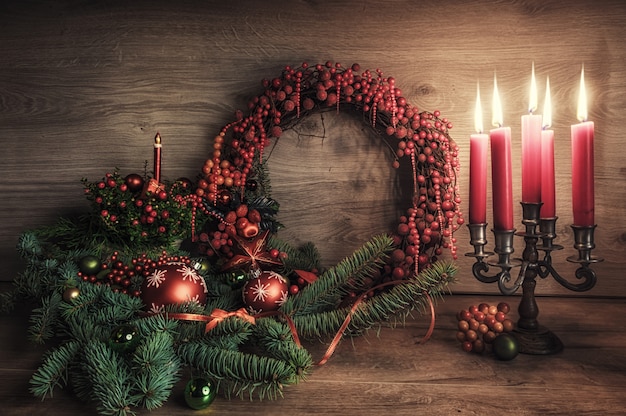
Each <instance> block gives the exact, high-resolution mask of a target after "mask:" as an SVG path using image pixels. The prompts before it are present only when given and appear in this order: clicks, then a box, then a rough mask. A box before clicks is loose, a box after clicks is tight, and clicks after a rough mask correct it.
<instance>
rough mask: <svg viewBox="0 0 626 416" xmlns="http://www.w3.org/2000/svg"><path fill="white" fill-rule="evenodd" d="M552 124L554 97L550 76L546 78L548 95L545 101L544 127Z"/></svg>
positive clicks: (547, 127) (546, 127)
mask: <svg viewBox="0 0 626 416" xmlns="http://www.w3.org/2000/svg"><path fill="white" fill-rule="evenodd" d="M551 126H552V97H551V96H550V77H548V78H547V79H546V97H545V98H544V101H543V128H544V129H549V128H550V127H551Z"/></svg>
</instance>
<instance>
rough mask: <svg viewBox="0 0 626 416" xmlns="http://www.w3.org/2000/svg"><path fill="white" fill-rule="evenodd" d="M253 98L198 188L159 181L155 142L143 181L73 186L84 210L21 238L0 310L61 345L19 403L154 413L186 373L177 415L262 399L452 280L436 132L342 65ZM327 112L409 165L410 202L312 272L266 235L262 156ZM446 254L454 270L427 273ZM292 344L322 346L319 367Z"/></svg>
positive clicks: (446, 192) (378, 75) (270, 206)
mask: <svg viewBox="0 0 626 416" xmlns="http://www.w3.org/2000/svg"><path fill="white" fill-rule="evenodd" d="M262 85H263V90H262V92H261V93H260V94H259V95H258V96H256V97H254V98H253V99H252V100H250V102H249V105H248V111H247V112H245V113H244V112H243V111H237V113H236V118H235V120H234V121H233V122H231V123H228V124H226V125H225V126H224V127H223V129H222V130H221V131H220V132H219V134H217V135H216V136H215V138H214V139H213V141H212V147H213V148H212V151H211V154H210V156H209V157H208V158H207V160H206V162H205V163H204V166H203V167H202V171H201V172H200V173H199V175H198V177H197V178H196V180H195V181H192V180H189V179H186V178H180V179H178V180H176V181H173V182H168V181H165V180H162V179H161V177H160V170H161V169H160V150H161V141H160V136H159V135H158V134H157V137H156V138H155V144H154V146H155V166H154V172H153V175H152V176H149V175H148V172H144V173H143V175H141V174H137V173H131V174H127V175H123V174H121V173H120V172H119V171H118V170H114V171H113V172H110V173H107V174H106V175H105V176H104V177H103V178H102V179H101V180H98V181H95V182H90V181H88V180H87V179H83V185H84V188H85V192H86V196H87V198H88V199H89V200H90V201H91V203H92V206H93V209H92V210H91V211H89V212H87V213H85V214H82V215H80V216H77V217H73V218H61V219H59V221H58V222H57V223H56V224H54V225H51V226H47V227H42V228H39V229H36V230H32V231H28V232H25V233H24V234H23V235H22V236H21V238H20V241H19V244H18V251H19V253H20V254H21V255H22V256H23V257H24V258H25V260H26V261H27V266H26V268H25V270H24V271H23V272H21V273H20V274H19V275H18V276H17V277H16V278H15V280H14V290H13V291H11V292H7V293H3V294H2V304H3V309H5V310H10V309H11V306H12V305H13V304H14V303H15V302H16V301H17V300H18V299H22V298H29V299H33V300H35V301H36V302H37V306H36V307H35V308H34V310H33V313H32V316H31V327H30V334H31V337H32V339H34V340H35V341H38V342H44V341H46V340H48V339H50V338H53V337H58V338H59V339H60V343H59V344H58V345H57V346H55V347H54V348H52V349H51V350H50V351H49V352H48V354H47V355H46V357H45V360H44V361H43V363H42V365H41V366H40V367H39V369H38V370H37V371H36V372H35V374H34V375H33V376H32V378H31V382H30V385H31V391H32V393H33V394H34V395H36V396H39V397H42V398H44V397H46V396H48V395H52V393H53V390H54V389H55V388H56V387H65V386H71V387H72V388H73V391H74V392H75V393H76V395H77V396H78V397H80V398H82V399H85V400H91V401H94V402H95V406H96V407H97V409H98V411H99V412H100V413H102V414H128V413H133V411H134V410H133V409H135V408H137V407H144V408H146V409H154V408H157V407H159V406H161V405H162V404H163V403H164V402H165V401H166V400H167V399H168V397H169V396H170V394H171V391H172V388H173V386H174V385H175V383H176V382H177V381H178V379H179V378H180V377H181V374H182V373H183V372H185V371H188V374H190V377H189V378H190V380H189V382H188V384H187V386H186V388H185V391H184V394H185V399H186V401H187V403H188V404H189V405H190V406H191V407H192V408H202V407H205V406H207V405H209V404H210V403H211V401H212V400H213V398H214V397H215V394H216V392H220V393H221V394H224V395H225V396H227V397H231V396H240V397H259V398H264V397H268V398H275V397H277V396H278V395H281V394H282V392H283V389H284V387H285V386H287V385H290V384H293V383H296V382H298V381H300V380H302V379H304V378H305V377H306V376H307V374H308V373H309V372H310V371H311V369H312V368H313V366H314V365H316V364H322V363H324V362H326V361H327V360H328V358H329V357H330V355H331V354H332V352H333V349H334V348H335V347H336V345H337V343H338V342H339V340H340V339H341V337H342V336H344V334H353V335H358V334H361V333H362V332H363V331H365V330H367V329H369V328H371V327H373V326H377V325H381V324H383V323H391V324H393V323H396V322H402V320H403V319H404V318H405V317H406V316H407V315H408V314H409V313H411V311H413V310H417V311H419V312H426V311H428V310H429V306H430V308H431V312H432V302H433V301H432V299H433V298H436V297H437V296H438V295H440V294H441V293H442V292H444V291H445V290H446V288H447V286H448V285H449V284H450V283H451V282H452V281H453V278H454V274H455V272H456V268H455V265H454V261H453V260H454V259H455V258H456V247H455V244H454V243H455V239H454V236H453V233H454V231H455V230H456V229H457V228H458V227H459V225H460V224H462V223H463V219H462V217H461V214H460V211H459V204H460V199H459V195H458V188H457V183H456V176H457V173H458V169H459V165H458V159H457V147H456V145H455V143H454V142H453V140H452V139H451V138H450V136H449V133H448V131H449V129H450V128H451V127H452V125H451V123H450V122H449V121H448V120H447V119H445V118H443V117H441V115H440V114H439V112H438V111H435V112H433V113H431V112H427V111H420V110H418V109H417V108H416V107H415V106H412V105H410V104H409V103H408V102H407V100H406V99H405V98H404V97H403V95H402V92H401V90H400V89H399V88H398V87H397V86H396V83H395V80H394V79H393V78H392V77H385V76H383V73H382V72H381V71H379V70H376V71H370V70H365V71H361V69H360V68H359V66H358V65H357V64H354V65H352V66H351V67H348V68H345V67H343V66H342V65H340V64H338V63H337V64H335V63H331V62H327V63H325V64H319V65H315V66H310V65H307V64H306V63H304V64H302V65H301V66H300V67H290V66H287V67H285V68H284V70H283V71H282V72H281V74H280V75H279V76H277V77H275V78H273V79H266V80H263V83H262ZM329 109H331V110H332V111H339V110H341V109H345V110H348V111H353V112H355V113H356V114H359V116H360V117H362V118H363V120H364V122H365V123H366V124H367V125H368V126H370V127H371V128H372V129H374V131H376V134H377V135H378V136H380V139H381V140H386V141H388V142H389V144H390V146H392V149H394V152H395V161H394V167H399V166H400V163H401V162H402V161H405V160H406V161H407V163H410V166H411V172H412V182H413V189H412V198H411V201H409V203H408V204H407V205H408V206H407V208H406V212H405V213H404V215H401V216H399V219H398V223H397V227H396V229H394V230H392V231H391V232H390V233H388V234H384V235H376V236H373V237H372V238H371V239H370V240H369V241H367V242H365V243H364V244H363V245H362V246H361V247H359V248H357V249H356V250H355V251H354V253H353V254H352V255H351V256H348V257H347V258H345V259H344V260H342V261H341V262H339V263H338V264H337V265H335V266H333V267H329V268H326V269H323V268H322V267H321V266H320V258H319V254H318V251H317V249H316V247H315V246H314V245H313V244H311V243H309V244H305V245H304V246H301V247H293V246H291V245H290V244H289V243H287V242H285V241H281V240H280V239H279V238H278V235H277V234H278V230H279V229H280V228H281V224H280V223H279V222H278V220H277V214H278V209H279V204H278V202H277V201H276V200H274V199H273V198H272V195H271V187H270V181H269V174H268V169H267V163H266V160H265V159H264V151H265V149H266V148H267V146H268V145H269V144H270V141H271V139H272V138H278V137H280V135H281V133H282V132H283V131H284V130H286V129H289V128H290V127H292V126H293V125H294V124H295V123H297V122H298V120H300V119H301V118H303V117H305V116H307V115H308V114H311V113H313V112H316V111H325V110H329ZM144 170H147V169H144ZM445 249H448V250H450V252H451V257H452V260H441V259H440V257H441V256H442V254H443V250H445ZM431 329H432V328H431ZM333 337H334V338H333ZM301 338H304V339H313V338H328V339H331V338H332V341H331V342H330V346H329V349H328V351H327V353H326V354H325V355H324V357H322V358H321V359H319V360H317V361H316V360H314V359H313V358H312V356H311V354H310V353H309V352H308V351H307V349H306V348H304V347H303V346H302V344H301V342H300V339H301Z"/></svg>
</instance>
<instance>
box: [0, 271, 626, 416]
mask: <svg viewBox="0 0 626 416" xmlns="http://www.w3.org/2000/svg"><path fill="white" fill-rule="evenodd" d="M4 286H7V284H6V283H5V284H4ZM2 287H3V286H2V285H0V288H2ZM503 299H505V298H503V297H490V296H484V295H482V296H480V297H479V296H457V295H455V296H446V297H445V298H444V299H443V300H442V301H441V302H439V304H438V305H437V325H436V329H435V332H434V334H433V337H432V338H431V339H430V340H429V341H428V342H426V343H424V344H421V345H419V344H417V341H418V340H420V339H421V338H422V336H423V335H424V333H425V332H426V328H427V325H428V320H429V319H428V318H427V317H424V316H422V317H420V316H416V317H415V318H414V319H409V320H408V321H407V323H406V326H404V327H400V328H395V329H391V328H383V329H382V330H381V331H380V333H378V334H377V333H376V331H374V330H372V331H371V332H369V333H367V334H366V335H364V336H361V337H357V338H354V339H352V340H350V339H344V340H343V341H342V342H341V343H340V344H339V347H338V348H337V350H336V352H335V354H334V355H333V356H332V357H331V359H330V360H329V362H328V363H327V364H326V365H324V366H321V367H316V368H314V369H313V371H312V373H311V374H310V376H309V377H308V379H307V380H306V381H304V382H302V383H300V384H298V385H295V386H290V387H288V388H286V389H285V391H284V398H281V399H278V400H275V401H271V400H264V401H257V400H255V401H249V400H238V399H233V400H227V399H225V398H223V397H219V396H218V398H217V399H216V400H215V401H214V402H213V404H212V405H211V406H210V407H209V408H208V409H206V410H204V411H200V412H198V414H211V415H221V416H235V415H242V416H243V415H246V414H255V415H259V416H268V415H284V414H289V415H346V414H350V415H352V414H355V415H356V414H358V415H363V416H378V415H380V414H383V413H390V414H393V415H407V416H409V415H415V414H428V415H446V416H447V415H451V414H459V415H499V414H509V415H515V416H517V415H539V414H548V415H572V414H576V415H620V414H623V413H624V411H626V397H624V394H623V386H624V383H626V351H625V350H624V348H623V346H624V344H625V343H626V339H625V334H626V325H625V324H624V321H623V320H619V319H618V320H613V319H607V317H612V316H623V314H624V313H625V312H626V303H625V302H624V300H623V299H619V300H618V299H588V298H555V299H548V298H542V299H541V300H540V302H542V303H543V306H544V309H543V311H544V312H543V313H544V317H543V320H542V323H543V324H544V325H546V326H548V327H549V328H550V329H552V330H553V331H554V332H555V333H556V334H557V335H558V336H559V337H560V338H561V340H562V341H563V343H564V345H565V349H564V350H563V352H561V353H559V354H556V355H549V356H533V355H519V356H518V357H517V358H515V359H514V360H512V361H507V362H503V361H498V360H496V359H495V358H494V357H493V356H491V355H482V356H479V355H476V354H468V353H465V352H463V351H462V350H461V349H460V347H459V344H458V342H457V341H456V339H455V333H456V322H457V321H456V317H455V315H456V312H457V311H458V310H461V309H463V308H467V307H468V306H469V305H471V304H477V303H479V302H483V301H485V302H488V303H491V304H495V303H497V302H499V301H501V300H503ZM27 313H28V311H27V310H26V308H20V310H19V311H17V313H14V314H12V315H10V316H0V333H1V334H2V335H3V338H4V340H5V342H2V343H1V344H0V380H2V381H1V382H0V403H2V404H1V405H0V406H1V408H2V410H3V414H8V415H11V416H26V415H29V416H30V415H47V416H55V415H67V414H93V413H94V412H93V407H92V406H90V405H89V404H88V403H82V402H80V401H78V400H77V399H76V398H75V397H74V396H72V395H71V393H70V392H66V391H64V390H59V389H57V390H56V391H55V394H54V397H52V398H47V399H46V400H45V401H44V402H43V403H42V402H41V401H40V400H39V399H36V398H34V397H32V396H31V395H30V394H29V393H28V380H29V379H30V377H31V375H32V373H33V371H34V370H35V369H36V368H37V367H38V365H39V362H40V359H41V355H42V353H43V352H44V351H45V348H44V347H43V346H38V345H33V344H32V343H29V342H28V341H27V339H26V334H27V333H26V329H25V328H26V326H27V318H28V315H27ZM511 317H512V318H513V319H516V314H515V312H514V311H513V312H512V313H511ZM326 346H327V341H323V342H318V341H309V342H307V348H309V351H311V353H312V354H313V357H314V359H319V358H321V356H322V355H323V353H324V350H325V348H326ZM186 381H187V375H186V374H183V375H182V379H181V382H180V383H178V385H177V386H175V387H174V389H173V390H172V396H171V398H170V400H168V402H167V403H166V404H165V406H163V407H162V408H159V409H156V410H154V411H152V412H149V414H151V415H155V416H158V415H188V414H189V412H190V410H189V408H188V407H187V405H186V404H185V403H184V401H183V400H182V390H183V388H184V383H185V382H186ZM143 413H146V412H142V414H143ZM146 414H147V413H146Z"/></svg>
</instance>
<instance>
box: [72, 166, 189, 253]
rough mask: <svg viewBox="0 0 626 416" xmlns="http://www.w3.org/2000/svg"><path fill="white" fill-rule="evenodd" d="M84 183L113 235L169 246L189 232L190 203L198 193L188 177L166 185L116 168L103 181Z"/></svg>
mask: <svg viewBox="0 0 626 416" xmlns="http://www.w3.org/2000/svg"><path fill="white" fill-rule="evenodd" d="M83 185H84V187H85V188H84V189H85V194H86V195H87V199H89V200H90V201H91V202H92V204H93V208H94V211H95V212H96V215H97V217H99V219H100V221H101V224H103V225H104V227H105V229H106V231H107V233H106V235H107V236H109V237H111V238H118V239H120V240H122V241H124V242H129V241H131V242H133V243H136V244H137V243H138V244H140V243H141V242H144V243H146V244H154V245H167V244H169V243H170V242H172V241H173V240H175V239H176V238H180V237H181V236H183V235H186V234H189V224H190V222H191V220H192V209H191V207H189V206H188V204H187V202H188V200H189V198H192V197H195V195H193V194H192V192H193V189H192V184H191V182H190V181H189V180H188V179H184V178H181V179H179V180H178V181H176V182H175V183H173V184H171V185H166V184H160V183H156V182H155V181H153V180H150V181H147V180H145V179H144V178H143V177H142V176H140V175H138V174H135V173H133V174H129V175H127V176H125V177H122V176H121V175H120V174H119V172H117V171H115V172H113V173H106V174H105V176H104V178H103V179H102V180H100V181H96V182H88V181H87V180H86V179H83ZM111 231H113V232H111Z"/></svg>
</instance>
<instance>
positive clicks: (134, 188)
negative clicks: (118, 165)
mask: <svg viewBox="0 0 626 416" xmlns="http://www.w3.org/2000/svg"><path fill="white" fill-rule="evenodd" d="M124 183H125V184H126V186H128V189H129V190H130V191H131V192H139V191H141V190H142V189H143V185H144V180H143V178H142V177H141V176H140V175H138V174H136V173H131V174H129V175H126V177H125V178H124Z"/></svg>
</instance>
